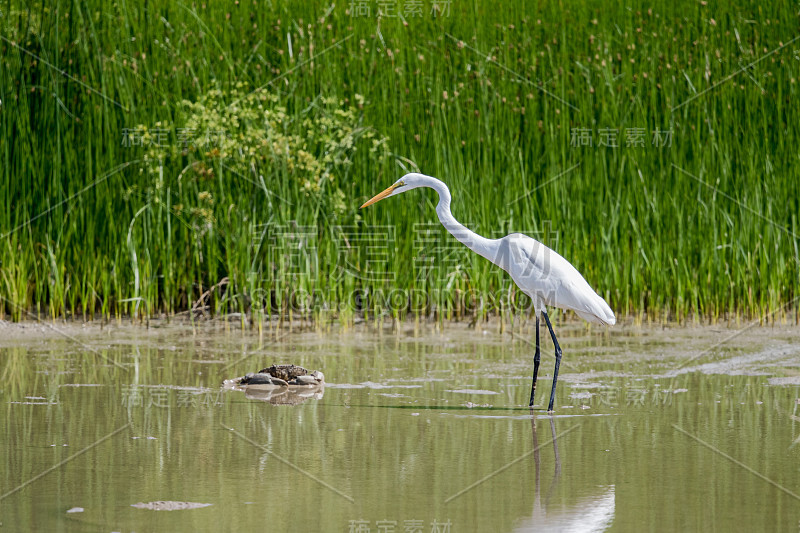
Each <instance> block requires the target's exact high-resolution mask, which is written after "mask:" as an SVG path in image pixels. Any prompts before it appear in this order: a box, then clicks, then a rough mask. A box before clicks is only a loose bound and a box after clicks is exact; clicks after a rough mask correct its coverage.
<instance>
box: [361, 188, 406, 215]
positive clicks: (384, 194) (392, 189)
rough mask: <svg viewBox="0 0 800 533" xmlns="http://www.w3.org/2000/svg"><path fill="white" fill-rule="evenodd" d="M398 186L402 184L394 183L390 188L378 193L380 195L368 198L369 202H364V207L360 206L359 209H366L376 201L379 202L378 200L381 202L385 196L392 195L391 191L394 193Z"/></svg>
mask: <svg viewBox="0 0 800 533" xmlns="http://www.w3.org/2000/svg"><path fill="white" fill-rule="evenodd" d="M400 185H402V184H401V183H395V184H393V185H392V186H391V187H389V188H388V189H386V190H385V191H383V192H380V193H378V194H376V195H375V196H373V197H372V198H370V199H369V200H367V201H366V202H364V205H362V206H361V209H364V208H365V207H368V206H370V205H372V204H374V203H375V202H378V201H380V200H383V199H384V198H386V197H387V196H389V195H390V194H392V191H394V190H395V189H396V188H398V187H399V186H400Z"/></svg>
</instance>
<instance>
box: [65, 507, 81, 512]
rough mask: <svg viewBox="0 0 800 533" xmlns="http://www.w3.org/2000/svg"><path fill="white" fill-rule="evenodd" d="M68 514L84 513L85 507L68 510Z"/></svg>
mask: <svg viewBox="0 0 800 533" xmlns="http://www.w3.org/2000/svg"><path fill="white" fill-rule="evenodd" d="M67 512H68V513H82V512H83V507H73V508H72V509H68V510H67Z"/></svg>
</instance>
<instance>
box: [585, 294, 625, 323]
mask: <svg viewBox="0 0 800 533" xmlns="http://www.w3.org/2000/svg"><path fill="white" fill-rule="evenodd" d="M575 312H576V313H577V314H578V316H579V317H581V318H582V319H584V320H585V321H587V322H593V323H595V324H605V325H606V326H613V325H614V324H616V323H617V317H615V316H614V311H612V310H611V308H610V307H609V306H608V304H607V303H606V301H605V300H603V299H602V298H601V297H600V296H598V297H597V298H596V300H595V301H594V302H593V305H592V306H591V310H587V311H575Z"/></svg>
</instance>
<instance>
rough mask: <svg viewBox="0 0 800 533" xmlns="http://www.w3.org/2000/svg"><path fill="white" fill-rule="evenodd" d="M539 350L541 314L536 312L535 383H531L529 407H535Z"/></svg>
mask: <svg viewBox="0 0 800 533" xmlns="http://www.w3.org/2000/svg"><path fill="white" fill-rule="evenodd" d="M541 357H542V356H541V353H540V352H539V314H538V313H537V314H536V353H535V354H534V356H533V383H531V403H530V404H529V407H533V395H534V394H536V377H537V376H538V375H539V359H541Z"/></svg>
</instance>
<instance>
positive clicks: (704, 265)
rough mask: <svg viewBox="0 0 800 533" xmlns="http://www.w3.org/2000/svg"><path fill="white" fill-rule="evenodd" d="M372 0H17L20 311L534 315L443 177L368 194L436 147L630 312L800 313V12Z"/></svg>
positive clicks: (1, 72) (5, 174) (429, 160)
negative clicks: (441, 193)
mask: <svg viewBox="0 0 800 533" xmlns="http://www.w3.org/2000/svg"><path fill="white" fill-rule="evenodd" d="M357 4H358V3H357ZM367 4H368V5H369V6H370V8H371V9H370V12H369V13H364V12H358V13H354V12H353V13H351V12H350V11H349V9H350V6H348V5H347V4H345V3H342V4H341V5H340V4H338V3H337V4H335V5H333V4H330V3H326V2H272V3H263V2H257V3H256V2H240V3H238V4H229V3H222V2H194V3H181V2H175V3H173V2H160V1H156V2H145V3H143V4H140V3H134V2H120V3H116V4H106V3H103V2H97V1H96V0H72V1H69V0H66V1H59V2H44V3H43V2H28V3H22V2H0V13H2V17H0V31H1V32H2V33H1V34H0V37H1V38H0V99H2V105H0V161H2V163H0V180H2V186H1V187H0V195H1V196H2V205H3V206H4V207H5V208H4V209H2V210H0V296H2V298H3V301H2V303H0V315H2V316H8V317H10V318H12V319H14V320H21V319H25V318H27V317H29V316H30V315H35V316H40V317H44V316H47V317H59V316H80V317H88V318H91V317H102V318H104V319H108V318H112V317H123V316H134V317H142V318H144V317H150V316H158V315H162V314H166V315H168V316H171V315H174V314H177V313H185V312H187V311H190V312H191V313H192V314H193V315H196V314H199V313H205V314H206V315H214V316H218V315H220V314H229V313H241V315H240V316H241V317H242V320H243V321H244V320H246V319H249V318H252V317H257V318H258V319H262V318H263V319H266V318H270V317H272V318H275V317H280V318H282V319H292V318H317V319H323V318H329V317H334V318H338V319H340V320H344V321H350V320H353V319H354V318H355V316H356V315H361V314H365V315H366V316H367V317H368V318H369V319H381V318H383V317H386V316H391V317H392V318H395V319H403V318H405V317H408V316H409V315H412V316H414V315H416V316H430V315H435V316H436V317H438V318H440V319H449V318H460V317H464V318H469V319H473V320H474V319H476V318H480V317H483V316H488V315H491V314H500V315H501V316H503V317H504V318H505V317H513V316H514V315H515V314H516V313H518V312H520V309H524V301H523V300H521V299H520V298H519V295H518V294H516V293H515V290H514V287H513V284H512V283H511V281H510V280H509V279H508V277H507V276H505V274H504V273H502V272H501V271H499V269H497V268H495V267H494V266H493V265H491V264H489V263H487V262H486V261H485V260H483V259H481V258H479V257H476V256H475V255H474V254H471V253H469V251H468V250H466V249H463V248H460V247H459V246H458V243H455V241H454V239H452V238H451V237H449V236H447V235H446V234H444V233H443V232H441V229H440V228H438V226H436V224H437V220H436V217H435V213H434V211H433V206H434V205H435V198H434V197H433V193H431V192H424V191H416V192H414V193H409V194H407V195H403V196H401V197H399V198H393V199H391V200H388V201H385V202H382V203H381V204H379V205H378V206H375V207H373V208H371V209H370V210H367V211H364V212H361V211H359V209H358V206H359V205H360V204H361V203H362V202H363V201H364V200H365V199H366V198H368V197H369V196H371V195H372V194H374V193H376V192H378V191H380V190H382V189H383V188H385V187H386V186H388V185H389V184H390V183H391V182H393V181H394V180H395V179H397V178H398V177H399V176H400V175H402V174H403V173H404V172H406V171H412V170H419V171H421V172H424V173H426V174H430V175H433V176H437V177H439V178H441V179H443V180H444V181H445V182H447V183H448V184H449V186H450V188H451V190H452V192H453V195H454V203H453V210H454V214H455V215H456V217H457V218H459V219H461V220H463V221H464V222H465V223H467V224H468V225H470V227H471V228H472V229H474V230H476V231H478V232H479V233H482V234H484V235H487V236H500V235H502V234H505V233H508V232H512V231H522V232H525V233H528V234H531V235H533V236H535V237H538V238H539V239H540V240H542V241H543V242H545V243H546V244H549V245H551V246H553V247H554V248H555V249H556V250H557V251H558V252H559V253H561V254H562V255H563V256H565V257H566V258H568V259H569V260H571V261H572V262H574V263H575V264H576V266H577V267H578V268H579V270H581V271H582V272H583V273H584V275H585V277H586V278H587V279H588V280H589V282H590V283H591V284H592V285H593V286H594V287H595V288H596V289H597V290H598V292H599V293H600V294H601V295H603V296H605V297H606V299H607V300H608V301H609V303H610V304H611V306H612V307H613V308H614V309H615V310H616V311H617V312H618V313H620V314H623V315H626V314H627V315H634V316H635V317H638V318H647V319H658V320H665V319H677V320H683V319H685V318H687V317H695V318H699V319H710V320H717V319H720V318H722V317H728V316H741V317H747V316H763V315H764V314H765V313H771V312H772V311H774V310H776V309H781V311H780V312H779V313H777V314H775V315H770V319H772V318H778V319H784V318H786V317H790V319H791V320H792V321H795V320H797V316H796V308H797V307H796V306H794V305H792V302H793V301H794V298H796V297H798V296H800V291H799V290H798V289H800V254H799V253H798V235H800V223H798V213H800V191H799V190H798V189H800V150H798V147H799V146H800V144H799V143H798V141H799V140H800V139H799V138H798V129H799V128H800V106H798V105H797V91H798V88H797V78H798V75H800V55H798V54H800V52H798V50H800V40H798V41H792V40H793V39H797V37H798V35H800V31H798V19H797V14H796V8H797V6H796V5H794V4H792V3H782V2H777V3H769V4H752V3H748V2H743V1H735V2H730V3H722V4H720V5H714V6H712V5H710V4H709V5H706V4H705V3H701V2H681V3H678V4H673V3H670V2H665V1H663V0H657V1H655V2H652V3H649V4H648V3H639V2H635V3H633V4H627V5H623V4H618V3H613V2H604V3H601V2H577V3H566V4H564V3H561V4H559V3H555V2H553V3H544V4H541V5H540V4H539V3H533V2H503V3H490V2H462V1H459V0H454V1H453V2H443V3H442V2H440V3H439V4H437V3H436V2H433V1H429V2H424V3H423V8H424V9H423V12H422V13H421V16H413V15H412V14H411V13H406V15H408V16H405V17H399V16H382V15H381V16H379V15H378V4H377V3H375V2H372V3H369V2H368V3H367ZM434 4H437V5H439V10H438V11H437V9H436V7H435V5H434ZM403 5H404V4H403V3H399V4H398V8H397V11H396V12H393V13H388V15H398V14H403V9H404V8H403ZM776 49H778V50H777V51H775V52H774V53H771V52H773V51H774V50H776ZM589 143H591V145H589ZM454 243H455V245H454ZM401 291H402V292H401ZM0 318H1V317H0Z"/></svg>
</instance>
